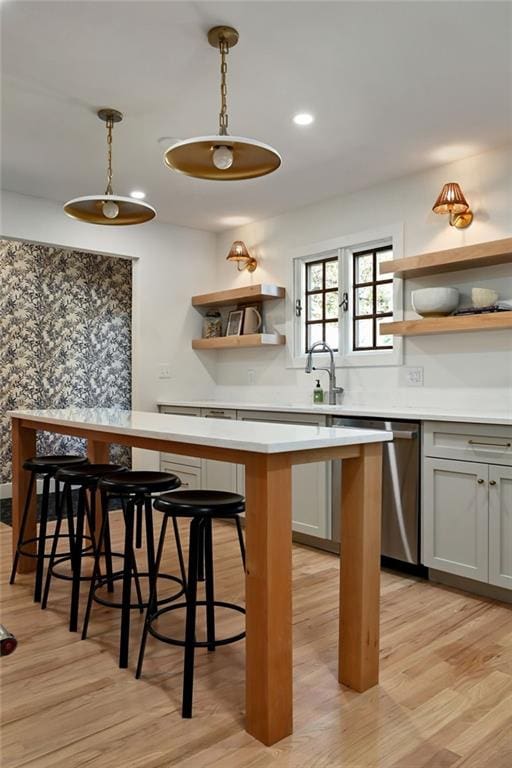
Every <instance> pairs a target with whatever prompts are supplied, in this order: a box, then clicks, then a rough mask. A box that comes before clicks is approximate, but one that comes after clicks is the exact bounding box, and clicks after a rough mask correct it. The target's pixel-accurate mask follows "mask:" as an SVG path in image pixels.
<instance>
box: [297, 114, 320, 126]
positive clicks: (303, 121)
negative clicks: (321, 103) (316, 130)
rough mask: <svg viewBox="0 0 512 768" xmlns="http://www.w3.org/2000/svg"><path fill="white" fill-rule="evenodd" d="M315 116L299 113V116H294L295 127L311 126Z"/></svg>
mask: <svg viewBox="0 0 512 768" xmlns="http://www.w3.org/2000/svg"><path fill="white" fill-rule="evenodd" d="M314 119H315V118H314V117H313V115H311V114H310V113H309V112H299V113H298V114H296V115H294V117H293V122H294V123H295V125H311V123H312V122H313V121H314Z"/></svg>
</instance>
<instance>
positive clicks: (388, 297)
mask: <svg viewBox="0 0 512 768" xmlns="http://www.w3.org/2000/svg"><path fill="white" fill-rule="evenodd" d="M391 258H392V248H391V246H384V247H382V248H371V249H368V250H364V251H357V252H353V254H352V270H353V275H352V290H353V294H352V306H353V312H352V322H353V332H352V350H353V351H354V352H360V351H368V350H373V349H392V348H393V337H392V336H390V335H389V334H385V335H384V334H381V332H380V325H381V323H382V322H383V321H386V320H388V321H389V320H390V319H391V318H392V317H393V278H392V277H389V275H388V274H385V275H381V273H380V265H381V263H382V262H383V261H388V260H389V259H391Z"/></svg>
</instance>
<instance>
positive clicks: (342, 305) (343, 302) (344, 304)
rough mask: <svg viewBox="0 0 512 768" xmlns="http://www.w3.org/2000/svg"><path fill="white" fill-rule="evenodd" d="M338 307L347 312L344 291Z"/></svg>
mask: <svg viewBox="0 0 512 768" xmlns="http://www.w3.org/2000/svg"><path fill="white" fill-rule="evenodd" d="M340 307H341V308H342V310H343V311H344V312H348V293H347V292H346V291H344V292H343V294H342V298H341V302H340Z"/></svg>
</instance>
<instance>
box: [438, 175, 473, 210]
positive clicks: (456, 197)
mask: <svg viewBox="0 0 512 768" xmlns="http://www.w3.org/2000/svg"><path fill="white" fill-rule="evenodd" d="M432 210H433V211H434V213H465V212H466V211H467V210H469V205H468V202H467V200H466V198H465V197H464V195H463V194H462V190H461V188H460V187H459V185H458V184H455V182H452V181H451V182H449V183H448V184H445V185H444V187H443V188H442V190H441V193H440V195H439V197H438V198H437V200H436V201H435V203H434V205H433V207H432Z"/></svg>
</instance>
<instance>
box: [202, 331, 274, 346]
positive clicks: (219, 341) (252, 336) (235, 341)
mask: <svg viewBox="0 0 512 768" xmlns="http://www.w3.org/2000/svg"><path fill="white" fill-rule="evenodd" d="M285 341H286V337H285V336H281V335H280V334H279V333H248V334H246V335H245V336H217V337H215V338H213V339H194V340H193V341H192V349H242V348H244V347H276V346H282V345H283V344H284V343H285Z"/></svg>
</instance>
